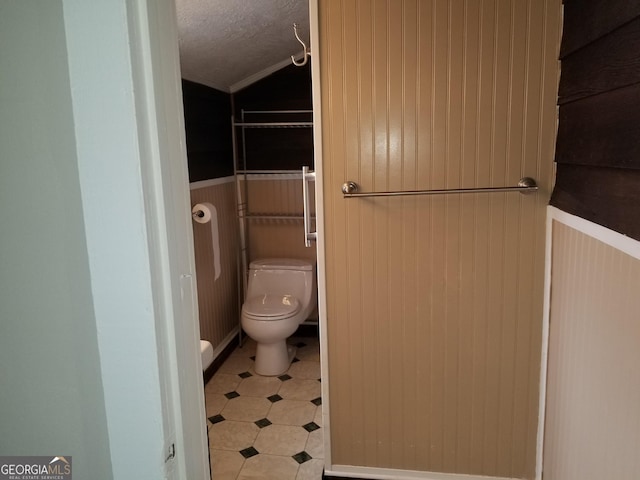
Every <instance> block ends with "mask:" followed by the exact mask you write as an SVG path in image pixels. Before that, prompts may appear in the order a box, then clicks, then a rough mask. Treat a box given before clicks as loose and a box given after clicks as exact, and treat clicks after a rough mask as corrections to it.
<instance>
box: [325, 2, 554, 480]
mask: <svg viewBox="0 0 640 480" xmlns="http://www.w3.org/2000/svg"><path fill="white" fill-rule="evenodd" d="M560 10H561V9H560V2H559V1H557V0H546V1H545V0H531V1H520V0H517V1H516V0H514V1H506V0H495V1H493V0H486V1H483V2H477V1H472V0H469V1H448V0H404V1H398V0H388V1H386V0H321V1H320V3H319V14H320V45H319V49H318V48H315V47H314V48H315V50H314V54H319V55H320V71H321V88H322V116H323V125H322V134H323V171H324V202H325V204H324V207H325V208H324V211H325V237H326V241H325V244H326V251H325V257H326V259H327V260H326V263H327V265H326V283H327V336H328V349H329V354H328V362H329V393H330V398H329V411H330V420H331V422H330V431H331V448H332V450H331V462H332V466H331V468H333V471H334V472H336V474H337V475H339V474H340V472H341V471H345V470H341V469H343V468H344V469H348V468H351V469H353V468H355V467H358V466H360V467H371V468H379V469H393V470H394V471H395V470H416V471H421V472H424V471H430V472H448V473H457V474H470V475H486V476H498V477H508V478H532V477H533V475H534V466H535V450H536V430H537V426H538V395H539V379H540V365H539V360H540V352H541V329H542V292H543V264H544V227H545V208H546V204H547V201H548V198H549V193H550V188H551V184H552V180H553V168H552V159H553V146H554V141H555V118H556V107H555V104H556V98H557V96H556V95H557V80H558V62H557V53H558V46H559V38H560ZM523 175H529V176H532V177H535V178H536V179H537V181H538V182H539V184H540V186H541V190H540V191H539V192H538V193H537V194H535V195H532V196H522V195H520V194H518V193H515V194H502V193H500V194H473V195H469V196H464V195H448V196H439V197H414V198H378V199H355V198H352V199H344V198H343V197H342V194H341V192H340V187H341V185H342V183H343V182H345V181H346V180H354V181H356V182H357V183H359V184H360V186H361V188H362V191H384V190H413V189H429V188H434V189H441V188H457V187H485V186H496V187H497V186H505V185H514V184H515V183H516V182H517V181H518V179H519V178H520V177H521V176H523ZM349 472H350V473H352V474H356V476H357V471H354V470H349ZM395 475H398V473H397V472H396V473H395ZM413 475H414V476H415V477H416V478H418V475H417V474H415V473H414V474H413ZM385 478H392V476H391V474H389V476H388V477H385ZM412 478H413V477H412ZM438 478H439V477H438Z"/></svg>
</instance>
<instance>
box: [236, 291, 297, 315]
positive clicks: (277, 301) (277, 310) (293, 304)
mask: <svg viewBox="0 0 640 480" xmlns="http://www.w3.org/2000/svg"><path fill="white" fill-rule="evenodd" d="M299 310H300V302H298V299H297V298H295V297H292V296H291V295H269V294H265V295H257V296H255V297H251V298H248V299H247V300H246V301H245V302H244V305H243V306H242V312H243V314H245V315H246V316H247V317H248V318H252V319H255V320H261V321H269V320H282V319H283V318H288V317H292V316H293V315H295V314H296V313H298V311H299Z"/></svg>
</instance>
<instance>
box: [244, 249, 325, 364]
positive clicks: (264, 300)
mask: <svg viewBox="0 0 640 480" xmlns="http://www.w3.org/2000/svg"><path fill="white" fill-rule="evenodd" d="M315 285H316V281H315V271H314V268H313V264H311V263H309V262H307V261H304V260H295V259H287V258H285V259H282V258H279V259H268V260H257V261H255V262H251V265H250V266H249V282H248V287H247V295H246V300H245V302H244V304H243V305H242V318H241V323H242V329H243V330H244V331H245V332H246V334H247V335H248V336H249V337H251V338H253V339H254V340H255V341H256V344H257V346H256V360H255V371H256V373H257V374H259V375H266V376H273V375H281V374H282V373H284V372H286V371H287V369H288V368H289V365H290V364H291V361H292V360H293V357H294V356H295V348H294V347H292V346H288V345H287V343H286V339H287V338H288V337H289V336H291V335H292V334H293V333H294V332H295V331H296V330H297V328H298V325H300V323H302V322H303V321H304V320H306V319H307V317H308V316H309V314H310V313H311V311H312V310H313V308H314V307H315V305H316V292H315V290H316V289H315Z"/></svg>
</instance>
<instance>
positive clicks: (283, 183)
mask: <svg viewBox="0 0 640 480" xmlns="http://www.w3.org/2000/svg"><path fill="white" fill-rule="evenodd" d="M287 176H289V177H293V178H288V179H287V178H278V177H276V179H275V180H274V179H272V178H273V177H272V176H271V175H269V174H264V175H260V174H255V175H250V176H249V178H250V180H248V182H247V187H248V190H247V191H246V194H247V199H248V211H249V213H253V214H266V215H278V214H280V215H297V216H299V217H300V218H298V219H291V220H289V219H285V220H283V219H281V220H276V219H251V220H249V221H248V222H247V231H248V236H247V237H248V245H249V261H252V260H257V259H259V258H278V257H290V258H301V259H305V260H309V261H312V262H315V261H316V249H315V248H307V247H305V246H304V227H303V223H302V213H303V212H302V179H301V176H300V175H298V174H293V175H284V176H283V177H287ZM296 176H298V177H300V178H296ZM240 178H243V177H242V176H241V177H240ZM242 184H244V180H242ZM311 186H312V188H313V183H312V184H311ZM312 195H313V194H312ZM312 211H315V209H314V208H313V205H312Z"/></svg>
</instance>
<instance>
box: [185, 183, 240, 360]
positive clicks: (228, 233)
mask: <svg viewBox="0 0 640 480" xmlns="http://www.w3.org/2000/svg"><path fill="white" fill-rule="evenodd" d="M230 180H231V181H228V182H225V183H221V184H217V185H213V186H209V187H203V188H198V189H195V190H191V202H192V205H195V204H196V203H202V202H209V203H211V204H212V205H214V206H215V207H216V210H217V212H218V226H219V238H220V267H221V274H220V277H219V278H218V279H217V280H215V272H214V268H213V265H214V258H213V248H212V243H211V224H210V223H203V224H200V223H196V222H193V241H194V248H195V257H196V275H197V284H198V311H199V315H200V336H201V337H202V339H204V340H208V341H210V342H211V344H212V345H213V347H214V349H215V348H217V347H219V346H220V345H221V343H222V342H223V340H224V339H225V338H226V337H227V336H228V335H229V334H230V333H231V332H232V331H233V330H234V328H236V327H238V326H239V323H240V312H239V308H238V265H237V260H238V255H239V245H240V242H239V240H238V219H237V215H236V201H235V192H236V189H235V183H234V181H233V179H230Z"/></svg>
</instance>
